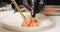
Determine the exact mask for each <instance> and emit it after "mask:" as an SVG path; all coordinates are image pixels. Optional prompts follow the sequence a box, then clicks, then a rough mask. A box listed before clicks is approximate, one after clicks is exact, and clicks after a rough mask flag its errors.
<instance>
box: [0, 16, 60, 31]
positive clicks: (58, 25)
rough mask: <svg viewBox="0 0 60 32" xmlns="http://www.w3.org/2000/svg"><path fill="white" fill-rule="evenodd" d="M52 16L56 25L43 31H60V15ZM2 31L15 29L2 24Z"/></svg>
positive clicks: (0, 28) (0, 29)
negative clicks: (5, 27) (8, 28)
mask: <svg viewBox="0 0 60 32" xmlns="http://www.w3.org/2000/svg"><path fill="white" fill-rule="evenodd" d="M51 17H52V18H53V19H54V20H55V21H56V26H55V27H53V28H51V29H49V30H45V31H42V32H60V16H51ZM0 32H13V31H9V30H6V29H4V28H2V27H1V24H0Z"/></svg>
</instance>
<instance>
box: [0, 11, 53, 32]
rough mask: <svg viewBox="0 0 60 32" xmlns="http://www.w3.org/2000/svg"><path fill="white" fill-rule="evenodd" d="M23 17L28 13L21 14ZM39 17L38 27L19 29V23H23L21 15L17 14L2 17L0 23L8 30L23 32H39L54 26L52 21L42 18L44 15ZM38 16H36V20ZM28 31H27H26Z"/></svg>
mask: <svg viewBox="0 0 60 32" xmlns="http://www.w3.org/2000/svg"><path fill="white" fill-rule="evenodd" d="M23 14H24V15H26V16H27V15H29V13H26V12H25V13H23ZM38 15H39V18H38V19H40V20H38V22H39V27H33V28H31V27H29V28H27V27H24V28H23V27H21V25H20V24H21V23H22V21H23V19H22V17H21V15H20V14H19V13H18V14H11V15H9V16H7V17H4V18H1V19H0V21H1V23H2V24H3V26H4V27H6V28H8V29H12V30H18V31H24V32H27V31H31V32H32V31H34V32H35V31H39V30H40V31H41V30H45V29H49V28H51V27H53V25H54V21H52V20H51V19H49V18H47V17H44V15H42V14H38ZM40 16H41V17H42V20H41V18H40ZM37 17H38V16H36V18H37ZM28 29H29V30H28Z"/></svg>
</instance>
